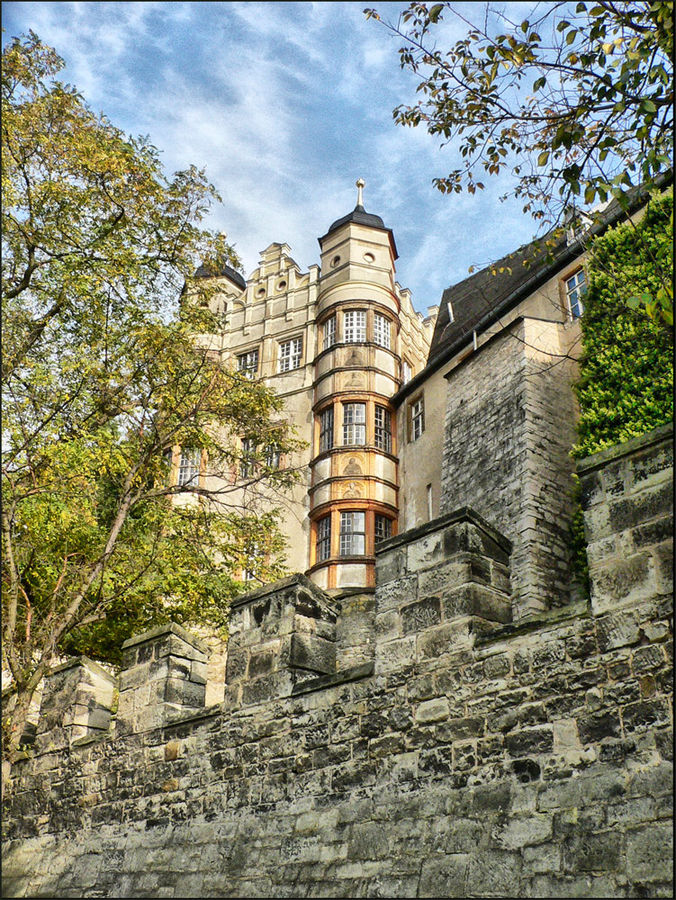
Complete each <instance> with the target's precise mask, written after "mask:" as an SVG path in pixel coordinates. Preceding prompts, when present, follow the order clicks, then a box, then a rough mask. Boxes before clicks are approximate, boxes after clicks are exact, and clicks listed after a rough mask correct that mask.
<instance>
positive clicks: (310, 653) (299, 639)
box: [249, 634, 336, 675]
mask: <svg viewBox="0 0 676 900" xmlns="http://www.w3.org/2000/svg"><path fill="white" fill-rule="evenodd" d="M289 665H290V666H291V667H292V668H298V669H307V670H308V671H310V672H317V673H318V674H320V675H328V674H329V673H331V672H335V671H336V645H335V642H334V641H327V640H325V639H324V638H320V637H318V636H317V635H308V634H294V635H292V636H291V655H290V658H289ZM250 666H251V664H250V663H249V667H250Z"/></svg>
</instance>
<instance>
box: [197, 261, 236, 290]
mask: <svg viewBox="0 0 676 900" xmlns="http://www.w3.org/2000/svg"><path fill="white" fill-rule="evenodd" d="M222 276H225V278H228V279H229V280H230V281H232V282H233V283H234V284H236V285H237V287H239V288H241V289H242V290H246V281H245V280H244V278H243V277H242V276H241V275H240V274H239V272H236V271H235V270H234V269H233V268H231V267H230V266H226V265H225V263H223V264H222V265H221V267H220V270H219V271H218V272H214V271H213V269H210V268H209V267H208V266H205V265H201V266H200V267H199V269H197V271H196V272H195V276H194V277H195V278H215V277H222Z"/></svg>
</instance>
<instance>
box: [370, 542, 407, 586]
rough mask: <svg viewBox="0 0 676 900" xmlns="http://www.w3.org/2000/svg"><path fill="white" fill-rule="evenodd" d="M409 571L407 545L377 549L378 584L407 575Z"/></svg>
mask: <svg viewBox="0 0 676 900" xmlns="http://www.w3.org/2000/svg"><path fill="white" fill-rule="evenodd" d="M407 571H408V570H407V568H406V547H395V548H393V549H392V550H388V549H384V550H377V551H376V584H378V585H384V584H387V582H389V581H393V580H394V579H398V578H401V577H402V576H403V575H406V574H407Z"/></svg>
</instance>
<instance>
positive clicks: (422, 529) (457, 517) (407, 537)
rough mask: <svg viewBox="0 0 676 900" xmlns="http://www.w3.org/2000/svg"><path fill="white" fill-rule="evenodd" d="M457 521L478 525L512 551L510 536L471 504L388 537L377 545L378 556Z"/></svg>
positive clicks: (499, 543) (501, 545)
mask: <svg viewBox="0 0 676 900" xmlns="http://www.w3.org/2000/svg"><path fill="white" fill-rule="evenodd" d="M456 522H471V523H472V524H473V525H477V526H478V527H479V528H481V530H482V531H485V532H486V534H488V536H489V537H491V538H492V539H493V540H494V541H495V543H496V544H498V546H499V547H500V548H501V549H502V550H504V551H505V553H511V552H512V542H511V541H510V540H509V538H506V537H505V536H504V534H501V533H500V532H499V531H498V530H497V528H494V527H493V526H492V525H491V524H490V523H489V522H487V521H486V520H485V519H484V518H483V516H480V515H479V513H476V512H474V510H473V509H471V508H470V507H469V506H461V507H460V509H456V510H454V511H453V512H450V513H446V515H443V516H439V517H438V518H436V519H432V520H431V521H430V522H426V523H425V524H424V525H419V526H418V527H417V528H410V529H409V530H408V531H402V532H400V533H399V534H395V535H394V537H391V538H388V539H387V540H386V541H383V542H382V543H380V544H378V546H377V547H376V556H379V555H380V554H381V553H387V551H388V550H394V549H395V548H396V547H399V546H401V544H409V543H411V542H412V541H417V540H418V538H421V537H424V536H425V535H426V534H431V533H432V532H434V531H439V530H440V529H442V528H446V527H447V526H448V525H453V524H455V523H456Z"/></svg>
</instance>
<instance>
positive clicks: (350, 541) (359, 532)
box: [338, 509, 366, 557]
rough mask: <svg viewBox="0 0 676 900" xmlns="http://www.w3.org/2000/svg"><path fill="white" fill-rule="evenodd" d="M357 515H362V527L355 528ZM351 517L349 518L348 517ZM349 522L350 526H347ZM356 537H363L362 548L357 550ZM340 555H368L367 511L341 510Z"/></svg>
mask: <svg viewBox="0 0 676 900" xmlns="http://www.w3.org/2000/svg"><path fill="white" fill-rule="evenodd" d="M355 516H361V523H360V524H361V528H355V527H354V524H355V519H354V517H355ZM348 517H349V518H348ZM348 522H349V527H345V526H346V525H347V524H348ZM355 538H357V539H358V538H361V545H362V549H361V551H360V552H357V551H356V550H355V546H354V545H355ZM338 555H339V556H343V557H344V556H366V511H365V510H362V509H349V510H347V509H346V510H341V511H340V533H339V552H338Z"/></svg>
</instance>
